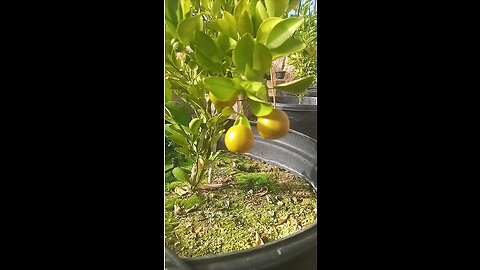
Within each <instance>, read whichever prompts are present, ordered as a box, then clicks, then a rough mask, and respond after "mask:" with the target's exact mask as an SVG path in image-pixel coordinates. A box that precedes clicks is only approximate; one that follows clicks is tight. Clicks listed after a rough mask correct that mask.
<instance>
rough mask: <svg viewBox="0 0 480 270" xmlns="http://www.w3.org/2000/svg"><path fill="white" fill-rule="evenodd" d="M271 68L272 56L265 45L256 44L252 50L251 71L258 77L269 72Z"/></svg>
mask: <svg viewBox="0 0 480 270" xmlns="http://www.w3.org/2000/svg"><path fill="white" fill-rule="evenodd" d="M271 66H272V54H271V53H270V50H269V49H268V48H267V47H265V45H263V44H260V43H257V44H255V47H254V49H253V66H252V68H253V70H254V71H255V73H256V74H257V75H259V76H263V75H265V73H267V72H269V70H270V67H271Z"/></svg>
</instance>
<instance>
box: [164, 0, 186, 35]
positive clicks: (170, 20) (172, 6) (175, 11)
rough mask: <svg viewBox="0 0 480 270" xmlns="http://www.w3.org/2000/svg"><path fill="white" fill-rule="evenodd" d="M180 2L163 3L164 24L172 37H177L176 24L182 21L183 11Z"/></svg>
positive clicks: (177, 0) (170, 0)
mask: <svg viewBox="0 0 480 270" xmlns="http://www.w3.org/2000/svg"><path fill="white" fill-rule="evenodd" d="M180 2H181V1H180V0H169V1H165V24H166V26H167V29H168V31H169V32H170V34H172V35H173V36H174V37H178V35H177V26H178V23H179V22H180V21H181V20H182V19H183V11H182V5H181V3H180Z"/></svg>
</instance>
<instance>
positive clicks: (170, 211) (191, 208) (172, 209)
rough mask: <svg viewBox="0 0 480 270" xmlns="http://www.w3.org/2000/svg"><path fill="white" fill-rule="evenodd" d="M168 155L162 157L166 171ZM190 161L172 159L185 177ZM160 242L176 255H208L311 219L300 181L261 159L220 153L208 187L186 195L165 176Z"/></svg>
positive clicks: (306, 186) (311, 199)
mask: <svg viewBox="0 0 480 270" xmlns="http://www.w3.org/2000/svg"><path fill="white" fill-rule="evenodd" d="M172 157H174V155H173V154H168V153H167V163H168V165H167V164H166V167H167V168H168V167H169V166H170V167H171V164H170V162H169V161H170V159H171V158H172ZM191 164H192V162H191V161H188V160H187V161H186V160H183V161H182V160H180V161H177V165H176V166H180V167H182V168H183V169H185V171H186V172H187V173H188V172H189V171H190V169H191ZM165 178H166V181H165V238H166V243H167V245H168V246H169V247H170V248H171V249H172V250H173V251H174V252H175V253H176V254H177V255H179V256H180V257H198V256H209V255H215V254H219V253H228V252H232V251H238V250H243V249H248V248H251V247H255V246H257V245H262V244H266V243H268V242H271V241H274V240H277V239H280V238H282V237H286V236H288V235H290V234H292V233H294V232H297V231H299V230H302V228H305V227H306V226H308V225H310V224H313V223H315V222H316V220H317V194H316V191H315V189H314V188H313V187H312V186H311V185H310V183H308V182H307V181H306V180H304V179H302V178H300V177H297V176H295V175H293V174H291V173H289V172H288V171H285V170H283V169H281V168H278V167H274V166H271V165H268V164H266V163H264V162H263V161H260V160H256V159H253V158H249V157H246V156H244V155H237V154H233V153H230V152H225V151H223V152H222V153H221V154H220V155H219V156H218V158H217V162H216V166H215V168H214V175H213V177H212V179H213V181H212V183H211V185H208V184H207V183H206V179H205V180H204V181H205V182H204V183H203V185H201V189H199V190H198V191H197V192H192V191H190V189H189V184H188V183H186V182H180V181H178V180H176V179H175V178H174V177H173V175H172V173H171V172H168V173H166V174H165Z"/></svg>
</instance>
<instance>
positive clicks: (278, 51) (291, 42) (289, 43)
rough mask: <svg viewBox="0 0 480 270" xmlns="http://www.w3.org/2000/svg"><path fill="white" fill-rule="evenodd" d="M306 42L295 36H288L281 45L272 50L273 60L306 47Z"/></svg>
mask: <svg viewBox="0 0 480 270" xmlns="http://www.w3.org/2000/svg"><path fill="white" fill-rule="evenodd" d="M305 47H306V45H305V43H303V42H301V41H300V40H298V39H295V38H293V37H290V38H288V39H287V40H286V41H285V42H284V43H283V44H282V45H280V47H277V48H275V49H272V50H270V52H271V53H272V60H275V59H278V58H280V57H282V56H286V55H289V54H291V53H294V52H298V51H301V50H303V49H305Z"/></svg>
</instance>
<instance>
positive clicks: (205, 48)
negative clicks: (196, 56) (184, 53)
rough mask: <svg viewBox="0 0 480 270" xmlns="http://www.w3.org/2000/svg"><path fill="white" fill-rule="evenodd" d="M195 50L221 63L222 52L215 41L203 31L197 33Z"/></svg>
mask: <svg viewBox="0 0 480 270" xmlns="http://www.w3.org/2000/svg"><path fill="white" fill-rule="evenodd" d="M195 50H196V51H198V50H200V51H202V52H203V53H204V54H205V55H207V56H208V57H209V58H211V59H212V60H213V61H215V62H218V63H220V61H221V58H220V52H219V50H218V48H217V45H216V44H215V42H214V41H213V39H212V38H211V37H210V36H208V35H207V34H205V33H203V32H201V31H195Z"/></svg>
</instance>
